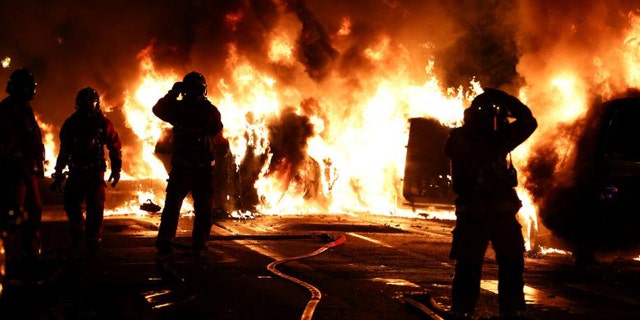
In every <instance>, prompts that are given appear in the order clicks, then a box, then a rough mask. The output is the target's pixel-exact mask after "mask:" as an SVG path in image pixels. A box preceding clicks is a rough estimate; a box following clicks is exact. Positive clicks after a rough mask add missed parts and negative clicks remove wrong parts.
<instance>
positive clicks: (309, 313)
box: [267, 235, 346, 320]
mask: <svg viewBox="0 0 640 320" xmlns="http://www.w3.org/2000/svg"><path fill="white" fill-rule="evenodd" d="M345 241H346V238H345V237H344V236H343V235H342V236H340V237H339V238H338V239H337V240H335V241H333V242H329V243H327V244H325V245H323V246H322V247H320V248H318V249H317V250H315V251H313V252H311V253H307V254H305V255H301V256H297V257H290V258H284V259H281V260H278V261H274V262H271V263H269V264H268V265H267V270H269V271H271V272H272V273H273V274H275V275H277V276H279V277H281V278H284V279H287V280H289V281H291V282H294V283H296V284H298V285H300V286H303V287H305V288H307V289H308V290H309V291H310V292H311V298H310V299H309V302H307V306H306V307H305V308H304V312H303V313H302V317H301V318H300V319H301V320H311V318H312V317H313V312H314V311H315V309H316V306H317V305H318V303H319V302H320V298H322V293H321V292H320V290H318V288H316V287H314V286H313V285H311V284H309V283H306V282H304V281H302V280H300V279H298V278H294V277H292V276H289V275H286V274H284V273H282V272H280V271H278V269H276V266H277V265H279V264H281V263H285V262H288V261H293V260H301V259H306V258H310V257H313V256H317V255H319V254H321V253H323V252H325V251H327V250H328V249H330V248H333V247H337V246H339V245H341V244H343V243H344V242H345Z"/></svg>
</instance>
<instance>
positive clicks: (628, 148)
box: [528, 95, 640, 264]
mask: <svg viewBox="0 0 640 320" xmlns="http://www.w3.org/2000/svg"><path fill="white" fill-rule="evenodd" d="M580 125H581V127H582V128H581V129H580V130H581V132H580V133H578V136H579V137H578V139H577V144H576V147H575V149H576V150H575V151H574V153H575V156H574V158H573V159H572V161H571V162H570V164H569V165H568V167H569V168H568V171H569V173H570V175H569V177H568V178H566V179H553V178H554V174H553V171H554V170H553V167H554V165H555V164H556V163H555V161H554V159H553V157H549V153H548V150H546V151H545V150H544V148H542V149H541V150H539V152H540V155H543V154H546V155H547V157H546V158H547V161H546V162H545V161H542V160H541V159H542V158H540V157H538V158H537V160H534V161H532V162H531V164H530V168H529V169H530V170H531V172H533V173H535V174H534V175H533V177H532V179H531V181H530V183H529V186H528V187H529V188H530V189H531V190H532V192H533V193H534V196H535V197H536V198H539V199H540V206H539V215H540V218H541V220H542V223H543V224H544V225H545V226H546V227H547V228H549V229H550V230H551V231H552V232H553V233H554V234H556V235H557V236H559V237H560V238H561V239H562V240H564V241H566V242H567V243H568V246H569V247H570V248H571V250H572V251H573V254H574V257H575V259H576V263H577V264H590V263H592V262H593V261H594V259H595V255H596V254H597V253H599V252H611V251H619V250H623V251H624V250H632V249H637V248H638V247H639V246H640V233H638V227H639V226H640V215H639V214H638V213H640V202H639V201H640V96H637V95H636V96H627V97H623V98H617V99H613V100H609V101H605V102H603V103H600V104H596V105H595V106H594V107H593V108H591V109H590V110H589V112H588V113H587V115H586V116H585V117H584V119H583V121H582V123H580ZM545 166H546V168H545ZM541 181H544V182H541ZM552 181H553V182H552Z"/></svg>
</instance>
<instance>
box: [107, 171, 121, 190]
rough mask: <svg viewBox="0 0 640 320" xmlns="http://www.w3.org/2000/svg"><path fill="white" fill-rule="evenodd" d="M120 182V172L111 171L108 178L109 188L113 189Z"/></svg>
mask: <svg viewBox="0 0 640 320" xmlns="http://www.w3.org/2000/svg"><path fill="white" fill-rule="evenodd" d="M118 181H120V171H111V175H110V176H109V182H110V183H111V187H112V188H113V187H115V186H116V185H117V184H118Z"/></svg>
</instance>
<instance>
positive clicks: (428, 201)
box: [402, 118, 455, 209]
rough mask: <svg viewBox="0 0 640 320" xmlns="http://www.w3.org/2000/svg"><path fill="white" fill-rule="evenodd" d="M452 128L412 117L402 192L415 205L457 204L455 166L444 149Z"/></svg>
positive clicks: (432, 120) (431, 120) (438, 205)
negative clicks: (454, 190) (453, 167)
mask: <svg viewBox="0 0 640 320" xmlns="http://www.w3.org/2000/svg"><path fill="white" fill-rule="evenodd" d="M449 131H450V128H448V127H446V126H444V125H442V124H440V122H438V121H437V120H435V119H429V118H411V119H409V141H408V143H407V156H406V161H405V170H404V181H403V188H402V195H403V197H404V199H405V200H406V201H407V202H408V203H409V204H410V205H411V206H412V207H420V206H432V207H436V208H443V209H452V208H453V206H454V200H455V194H454V192H453V186H452V181H451V166H450V164H449V158H448V157H447V156H446V155H445V154H444V152H443V150H444V143H445V140H446V139H447V136H448V135H449Z"/></svg>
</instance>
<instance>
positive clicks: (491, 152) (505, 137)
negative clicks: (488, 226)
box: [445, 98, 537, 218]
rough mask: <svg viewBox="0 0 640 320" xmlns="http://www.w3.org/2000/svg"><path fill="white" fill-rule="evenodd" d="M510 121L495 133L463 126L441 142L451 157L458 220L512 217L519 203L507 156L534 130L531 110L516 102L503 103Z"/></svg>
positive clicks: (494, 131) (481, 128)
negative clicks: (508, 111)
mask: <svg viewBox="0 0 640 320" xmlns="http://www.w3.org/2000/svg"><path fill="white" fill-rule="evenodd" d="M507 103H508V105H507V106H506V107H507V109H509V110H510V112H511V115H510V117H513V118H515V121H513V122H510V123H509V122H506V120H505V122H504V123H502V124H501V125H500V127H499V128H497V129H496V130H487V129H486V128H485V127H480V128H478V127H475V126H472V125H471V124H467V123H465V125H463V126H462V127H460V128H456V129H453V130H452V131H451V133H450V135H449V138H448V139H447V142H446V143H445V153H446V154H447V156H449V157H450V158H451V167H452V180H453V189H454V192H455V193H456V194H457V195H458V197H457V199H456V214H457V215H458V217H461V216H463V217H472V216H473V217H477V218H490V217H492V216H494V217H496V216H500V215H505V214H507V215H508V214H515V213H517V211H518V209H519V208H520V207H521V202H520V200H519V199H518V196H517V194H516V192H515V190H514V186H515V185H514V184H515V183H514V181H513V180H514V178H515V177H513V176H512V173H511V172H510V170H509V166H508V163H507V155H508V154H509V152H511V151H512V150H513V149H515V147H517V146H518V145H520V144H521V143H522V142H524V141H525V140H526V139H527V138H528V137H529V136H530V135H531V134H532V133H533V132H534V131H535V129H536V127H537V122H536V120H535V118H534V117H533V115H532V113H531V110H529V108H528V107H527V106H525V105H524V104H522V103H521V102H520V101H518V100H517V99H515V98H514V99H509V100H508V101H507Z"/></svg>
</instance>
